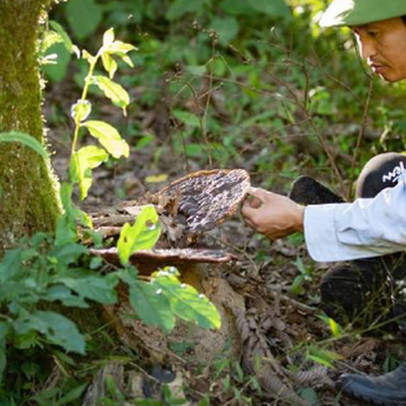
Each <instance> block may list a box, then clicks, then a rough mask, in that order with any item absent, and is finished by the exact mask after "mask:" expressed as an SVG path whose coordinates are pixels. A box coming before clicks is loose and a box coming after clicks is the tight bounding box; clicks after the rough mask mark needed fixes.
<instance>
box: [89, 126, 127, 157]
mask: <svg viewBox="0 0 406 406" xmlns="http://www.w3.org/2000/svg"><path fill="white" fill-rule="evenodd" d="M82 126H84V127H86V128H87V129H88V130H89V132H90V134H91V135H92V136H93V137H95V138H97V139H98V140H99V141H100V144H102V145H103V147H104V148H106V150H107V151H108V153H109V154H110V155H112V156H113V157H114V158H120V157H122V156H124V157H126V158H127V157H128V156H129V155H130V147H129V146H128V144H127V143H126V142H125V141H124V140H123V139H122V138H121V136H120V134H119V132H118V131H117V130H116V129H115V128H114V127H113V126H111V125H110V124H107V123H105V122H104V121H98V120H89V121H86V122H85V123H83V124H82Z"/></svg>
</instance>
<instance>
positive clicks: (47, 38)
mask: <svg viewBox="0 0 406 406" xmlns="http://www.w3.org/2000/svg"><path fill="white" fill-rule="evenodd" d="M59 42H63V38H62V37H61V36H60V35H59V34H58V33H57V32H55V31H52V30H49V31H45V33H44V35H43V37H42V40H41V55H44V54H45V53H46V51H47V50H48V49H49V48H50V47H51V46H52V45H54V44H57V43H59Z"/></svg>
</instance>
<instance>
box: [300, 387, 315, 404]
mask: <svg viewBox="0 0 406 406" xmlns="http://www.w3.org/2000/svg"><path fill="white" fill-rule="evenodd" d="M298 394H299V396H300V397H301V398H302V399H304V400H306V401H307V402H308V403H309V404H310V405H318V404H319V399H318V397H317V392H316V391H315V390H314V389H313V388H300V389H299V392H298Z"/></svg>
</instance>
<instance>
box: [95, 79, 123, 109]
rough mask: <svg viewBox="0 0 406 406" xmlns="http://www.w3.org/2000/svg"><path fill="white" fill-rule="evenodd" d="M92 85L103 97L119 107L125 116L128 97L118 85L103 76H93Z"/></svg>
mask: <svg viewBox="0 0 406 406" xmlns="http://www.w3.org/2000/svg"><path fill="white" fill-rule="evenodd" d="M92 79H93V83H94V84H95V85H97V86H98V87H99V89H100V90H101V91H102V92H103V93H104V95H105V96H106V97H107V98H109V99H110V100H111V101H112V102H113V104H114V105H116V106H118V107H121V108H122V109H123V112H124V115H125V108H126V107H127V106H128V105H129V104H130V96H129V94H128V93H127V91H126V90H125V89H124V88H123V87H122V86H121V85H119V84H118V83H115V82H113V81H112V80H110V79H109V78H106V77H105V76H99V75H97V76H93V78H92Z"/></svg>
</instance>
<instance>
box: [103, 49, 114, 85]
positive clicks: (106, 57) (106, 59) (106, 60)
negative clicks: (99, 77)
mask: <svg viewBox="0 0 406 406" xmlns="http://www.w3.org/2000/svg"><path fill="white" fill-rule="evenodd" d="M102 62H103V66H104V69H105V70H106V72H108V74H109V77H110V79H113V77H114V74H115V73H116V71H117V62H116V61H115V60H114V59H113V58H112V57H111V56H110V54H108V53H107V52H103V53H102Z"/></svg>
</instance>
